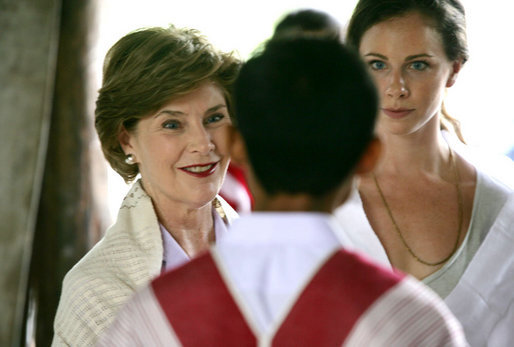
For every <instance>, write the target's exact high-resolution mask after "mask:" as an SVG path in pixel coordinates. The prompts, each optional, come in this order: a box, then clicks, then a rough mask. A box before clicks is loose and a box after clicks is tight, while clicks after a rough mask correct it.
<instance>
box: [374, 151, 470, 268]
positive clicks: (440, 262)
mask: <svg viewBox="0 0 514 347" xmlns="http://www.w3.org/2000/svg"><path fill="white" fill-rule="evenodd" d="M450 160H451V162H452V165H453V170H454V172H455V189H456V191H457V201H458V204H459V228H458V229H457V239H456V240H455V245H454V246H453V250H452V251H451V252H450V254H449V255H448V256H447V257H446V258H444V259H443V260H440V261H438V262H434V263H432V262H428V261H425V260H423V259H421V258H420V257H419V256H418V255H417V254H416V253H414V251H413V250H412V248H410V247H409V245H408V244H407V241H405V238H404V237H403V234H402V232H401V231H400V228H399V227H398V224H397V223H396V220H395V219H394V217H393V214H392V212H391V209H390V208H389V205H388V204H387V201H386V199H385V196H384V193H383V192H382V189H380V186H379V185H378V181H377V177H376V176H375V173H373V174H372V175H373V180H374V181H375V185H376V186H377V190H378V193H379V194H380V197H381V198H382V202H383V203H384V206H385V208H386V210H387V213H388V214H389V218H391V221H392V222H393V226H394V229H395V230H396V233H397V234H398V236H399V237H400V240H402V243H403V245H404V246H405V248H407V251H409V253H410V255H412V256H413V257H414V259H416V260H417V261H419V262H420V263H421V264H424V265H428V266H437V265H440V264H443V263H446V262H447V261H448V259H450V258H451V257H452V256H453V255H454V254H455V252H456V251H457V248H458V246H459V240H460V234H461V230H462V221H463V214H464V211H463V210H464V208H463V206H462V192H461V189H460V175H459V168H458V167H457V164H456V163H455V158H454V157H453V151H452V149H451V148H450Z"/></svg>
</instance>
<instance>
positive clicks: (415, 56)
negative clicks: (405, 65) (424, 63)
mask: <svg viewBox="0 0 514 347" xmlns="http://www.w3.org/2000/svg"><path fill="white" fill-rule="evenodd" d="M432 57H433V56H432V55H430V54H427V53H421V54H414V55H409V56H408V57H407V58H405V61H410V60H414V59H418V58H432Z"/></svg>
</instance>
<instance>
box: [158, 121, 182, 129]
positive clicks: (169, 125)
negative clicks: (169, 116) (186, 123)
mask: <svg viewBox="0 0 514 347" xmlns="http://www.w3.org/2000/svg"><path fill="white" fill-rule="evenodd" d="M162 127H163V128H164V129H171V130H176V129H180V122H179V121H176V120H167V121H166V122H164V123H162Z"/></svg>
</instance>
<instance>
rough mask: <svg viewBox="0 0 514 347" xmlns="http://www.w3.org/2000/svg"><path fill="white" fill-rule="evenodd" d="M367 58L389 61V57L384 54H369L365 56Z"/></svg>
mask: <svg viewBox="0 0 514 347" xmlns="http://www.w3.org/2000/svg"><path fill="white" fill-rule="evenodd" d="M364 56H365V57H377V58H380V59H383V60H389V59H387V57H386V56H385V55H382V54H379V53H373V52H371V53H368V54H365V55H364Z"/></svg>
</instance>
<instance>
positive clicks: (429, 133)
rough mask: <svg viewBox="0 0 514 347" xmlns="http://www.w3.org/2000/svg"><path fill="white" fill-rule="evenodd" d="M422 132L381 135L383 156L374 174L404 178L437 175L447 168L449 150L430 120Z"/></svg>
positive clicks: (437, 127)
mask: <svg viewBox="0 0 514 347" xmlns="http://www.w3.org/2000/svg"><path fill="white" fill-rule="evenodd" d="M434 120H437V122H433V123H434V124H430V125H429V124H427V125H426V126H425V129H423V131H418V132H416V133H412V134H408V135H395V134H381V135H380V138H381V139H382V141H383V143H384V146H383V148H384V151H383V156H382V158H381V160H380V163H379V165H378V166H377V168H376V170H375V173H376V174H377V175H382V174H392V175H400V176H407V175H410V174H418V173H419V172H420V171H421V172H425V173H428V174H437V175H441V174H442V172H441V170H442V171H445V168H447V166H448V157H449V148H448V144H447V143H446V141H445V139H444V138H443V136H442V134H441V131H440V130H439V122H438V119H437V117H434Z"/></svg>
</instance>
